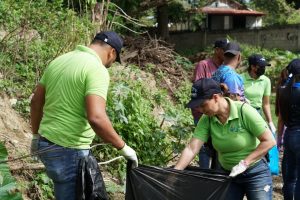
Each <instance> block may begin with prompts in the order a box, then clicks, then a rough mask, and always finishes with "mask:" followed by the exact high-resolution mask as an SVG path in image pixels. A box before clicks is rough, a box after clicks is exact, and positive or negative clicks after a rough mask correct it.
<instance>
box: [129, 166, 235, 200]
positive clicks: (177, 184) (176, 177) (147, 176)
mask: <svg viewBox="0 0 300 200" xmlns="http://www.w3.org/2000/svg"><path fill="white" fill-rule="evenodd" d="M129 166H131V164H130V163H128V164H127V180H126V196H125V199H126V200H222V199H225V195H226V192H227V189H228V187H229V185H230V182H231V180H232V179H231V178H230V177H229V176H228V175H225V174H221V173H218V172H216V171H213V170H207V169H200V168H198V167H188V168H187V169H185V170H182V171H181V170H175V169H171V168H159V167H150V166H145V165H139V167H137V168H134V169H131V168H130V167H129Z"/></svg>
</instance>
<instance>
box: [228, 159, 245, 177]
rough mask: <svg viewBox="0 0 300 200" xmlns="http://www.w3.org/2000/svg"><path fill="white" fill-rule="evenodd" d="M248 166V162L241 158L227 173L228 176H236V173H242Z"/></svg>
mask: <svg viewBox="0 0 300 200" xmlns="http://www.w3.org/2000/svg"><path fill="white" fill-rule="evenodd" d="M247 168H248V164H247V163H246V162H245V161H244V160H241V161H240V162H239V164H237V165H236V166H234V167H233V168H232V170H231V172H230V174H229V176H231V177H236V176H237V175H239V174H241V173H243V172H244V171H246V169H247Z"/></svg>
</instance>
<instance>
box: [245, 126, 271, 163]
mask: <svg viewBox="0 0 300 200" xmlns="http://www.w3.org/2000/svg"><path fill="white" fill-rule="evenodd" d="M257 138H258V139H259V141H260V143H259V145H258V146H257V147H256V149H255V150H254V151H253V152H252V153H251V154H249V155H248V156H247V157H246V158H245V159H244V161H245V162H246V163H247V165H251V164H252V163H253V162H255V161H257V160H259V159H261V158H262V157H263V156H265V155H266V153H267V152H268V151H269V150H270V149H271V148H272V147H273V146H275V145H276V141H275V139H274V137H273V135H272V133H271V131H270V130H269V129H268V128H267V129H266V130H265V131H264V132H263V133H262V134H261V135H260V136H258V137H257Z"/></svg>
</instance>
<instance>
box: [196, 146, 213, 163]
mask: <svg viewBox="0 0 300 200" xmlns="http://www.w3.org/2000/svg"><path fill="white" fill-rule="evenodd" d="M198 156H199V162H198V164H199V166H200V167H201V168H203V169H210V158H211V150H210V148H209V147H207V146H206V145H205V144H204V145H203V146H202V147H201V149H200V152H199V155H198Z"/></svg>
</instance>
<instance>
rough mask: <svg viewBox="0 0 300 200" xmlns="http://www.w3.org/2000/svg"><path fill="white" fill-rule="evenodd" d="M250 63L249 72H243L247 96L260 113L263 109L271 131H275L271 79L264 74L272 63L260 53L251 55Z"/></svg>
mask: <svg viewBox="0 0 300 200" xmlns="http://www.w3.org/2000/svg"><path fill="white" fill-rule="evenodd" d="M248 63H249V67H248V70H247V72H245V73H243V74H241V76H242V78H243V80H244V89H245V96H246V98H247V100H249V101H250V102H249V103H250V105H251V106H252V107H254V108H255V109H256V110H257V111H258V112H259V113H260V114H262V112H261V111H263V113H264V114H265V117H266V121H267V122H268V125H269V127H270V129H271V131H272V132H273V133H275V132H276V128H275V126H274V123H273V120H272V116H271V109H270V95H271V81H270V79H269V78H268V77H267V76H265V75H264V73H265V70H266V66H271V65H270V64H269V63H268V62H267V61H266V59H265V58H264V57H263V56H262V55H259V54H253V55H251V56H249V58H248Z"/></svg>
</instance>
